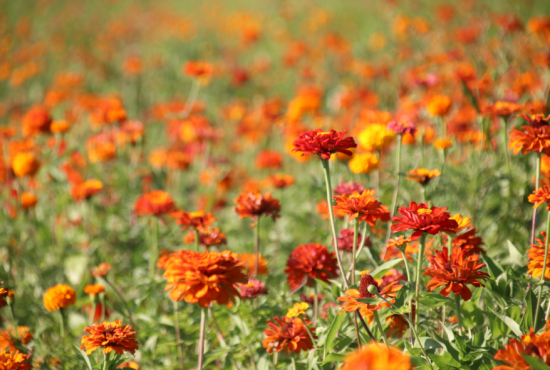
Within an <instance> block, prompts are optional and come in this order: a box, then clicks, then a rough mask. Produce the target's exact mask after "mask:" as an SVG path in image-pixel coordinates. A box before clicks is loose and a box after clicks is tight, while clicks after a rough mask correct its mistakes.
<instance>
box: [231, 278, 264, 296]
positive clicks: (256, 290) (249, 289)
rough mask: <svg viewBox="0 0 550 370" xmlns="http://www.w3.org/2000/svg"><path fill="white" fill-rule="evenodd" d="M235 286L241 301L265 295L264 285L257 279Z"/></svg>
mask: <svg viewBox="0 0 550 370" xmlns="http://www.w3.org/2000/svg"><path fill="white" fill-rule="evenodd" d="M237 286H238V287H239V290H240V293H241V298H242V299H246V298H256V297H258V296H261V295H266V294H267V288H266V287H265V283H262V282H261V281H260V280H257V279H249V280H248V283H246V284H237Z"/></svg>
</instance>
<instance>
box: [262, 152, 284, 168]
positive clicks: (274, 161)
mask: <svg viewBox="0 0 550 370" xmlns="http://www.w3.org/2000/svg"><path fill="white" fill-rule="evenodd" d="M282 163H283V155H282V154H281V153H279V152H275V151H272V150H264V151H262V152H260V154H258V157H257V158H256V168H257V169H259V170H263V169H268V170H278V169H279V168H280V167H281V164H282Z"/></svg>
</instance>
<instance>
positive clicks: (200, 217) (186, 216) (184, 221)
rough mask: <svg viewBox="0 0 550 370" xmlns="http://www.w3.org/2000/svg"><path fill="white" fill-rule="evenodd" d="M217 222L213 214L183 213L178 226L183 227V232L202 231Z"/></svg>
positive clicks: (201, 212) (200, 212)
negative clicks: (188, 230) (187, 230)
mask: <svg viewBox="0 0 550 370" xmlns="http://www.w3.org/2000/svg"><path fill="white" fill-rule="evenodd" d="M214 221H216V217H214V215H213V214H212V213H204V211H202V210H201V211H198V212H182V213H181V215H180V217H179V220H178V225H181V229H182V230H186V229H188V228H190V227H191V228H193V229H196V230H202V229H204V228H206V227H207V226H210V225H212V224H213V223H214Z"/></svg>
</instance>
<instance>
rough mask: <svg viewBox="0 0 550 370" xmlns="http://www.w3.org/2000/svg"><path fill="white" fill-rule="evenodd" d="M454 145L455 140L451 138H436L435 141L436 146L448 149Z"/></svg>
mask: <svg viewBox="0 0 550 370" xmlns="http://www.w3.org/2000/svg"><path fill="white" fill-rule="evenodd" d="M452 146H453V141H452V140H451V139H449V138H441V139H436V140H435V141H434V148H436V149H441V150H446V149H449V148H450V147H452Z"/></svg>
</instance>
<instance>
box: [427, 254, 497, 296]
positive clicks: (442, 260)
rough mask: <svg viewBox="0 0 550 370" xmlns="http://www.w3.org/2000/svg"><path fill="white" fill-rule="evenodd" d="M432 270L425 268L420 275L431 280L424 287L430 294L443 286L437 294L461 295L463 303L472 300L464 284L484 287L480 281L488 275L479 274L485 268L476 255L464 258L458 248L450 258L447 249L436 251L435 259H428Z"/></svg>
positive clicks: (464, 255)
mask: <svg viewBox="0 0 550 370" xmlns="http://www.w3.org/2000/svg"><path fill="white" fill-rule="evenodd" d="M429 261H430V264H431V265H432V268H428V267H425V268H424V272H423V273H422V275H425V276H429V277H431V278H432V279H431V280H430V281H429V282H428V284H427V285H426V287H425V288H424V289H426V288H428V289H429V291H430V292H433V291H434V290H435V289H437V288H439V287H441V286H445V288H444V289H443V290H441V291H440V292H439V293H440V294H441V295H444V296H445V297H448V296H449V293H450V292H451V291H452V292H453V293H454V294H455V295H459V294H460V295H461V296H462V299H463V300H464V301H468V300H470V298H472V292H471V291H470V288H468V287H467V286H466V284H472V285H473V286H475V287H479V286H485V285H483V284H482V283H481V281H480V280H484V279H486V278H487V277H488V276H489V274H487V273H485V272H480V271H479V270H481V268H483V267H484V266H485V264H484V263H479V256H478V255H471V256H468V257H466V254H465V253H464V251H463V250H462V249H460V248H453V251H452V253H451V258H450V259H449V252H448V249H447V247H443V250H442V251H441V252H439V251H436V255H435V257H429Z"/></svg>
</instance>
